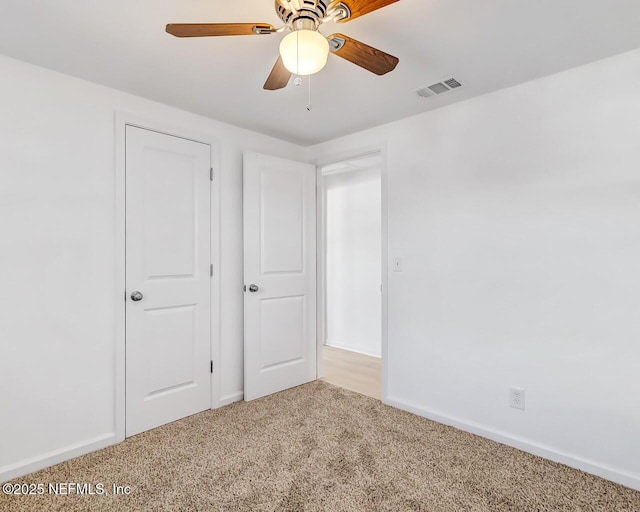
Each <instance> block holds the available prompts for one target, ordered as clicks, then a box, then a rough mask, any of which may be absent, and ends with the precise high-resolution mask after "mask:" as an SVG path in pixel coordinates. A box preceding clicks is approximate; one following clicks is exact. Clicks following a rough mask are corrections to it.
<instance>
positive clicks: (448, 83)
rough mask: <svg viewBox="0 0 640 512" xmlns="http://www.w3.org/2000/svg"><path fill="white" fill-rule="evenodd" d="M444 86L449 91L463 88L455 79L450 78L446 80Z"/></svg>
mask: <svg viewBox="0 0 640 512" xmlns="http://www.w3.org/2000/svg"><path fill="white" fill-rule="evenodd" d="M444 84H445V85H446V86H447V87H449V89H457V88H458V87H462V84H461V83H460V82H458V81H457V80H456V79H455V78H449V80H445V81H444Z"/></svg>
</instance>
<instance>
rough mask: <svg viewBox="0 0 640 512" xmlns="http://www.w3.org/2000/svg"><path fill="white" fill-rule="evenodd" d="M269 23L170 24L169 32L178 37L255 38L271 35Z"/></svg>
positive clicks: (272, 29) (271, 27) (168, 26)
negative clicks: (256, 36)
mask: <svg viewBox="0 0 640 512" xmlns="http://www.w3.org/2000/svg"><path fill="white" fill-rule="evenodd" d="M274 30H275V28H274V27H273V25H270V24H269V23H169V25H167V32H168V33H169V34H171V35H172V36H176V37H208V36H255V35H260V34H269V33H271V32H273V31H274Z"/></svg>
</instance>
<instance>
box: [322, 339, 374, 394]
mask: <svg viewBox="0 0 640 512" xmlns="http://www.w3.org/2000/svg"><path fill="white" fill-rule="evenodd" d="M381 369H382V364H381V359H380V358H379V357H372V356H367V355H364V354H359V353H358V352H352V351H350V350H344V349H341V348H336V347H330V346H328V345H325V346H324V347H322V365H321V375H322V377H321V379H322V380H324V381H326V382H328V383H329V384H333V385H335V386H340V387H342V388H345V389H348V390H350V391H355V392H357V393H362V394H363V395H367V396H370V397H372V398H377V399H378V400H380V398H381V382H382V377H381Z"/></svg>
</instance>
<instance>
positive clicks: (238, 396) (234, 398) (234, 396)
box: [218, 391, 244, 407]
mask: <svg viewBox="0 0 640 512" xmlns="http://www.w3.org/2000/svg"><path fill="white" fill-rule="evenodd" d="M243 398H244V391H236V392H235V393H231V394H230V395H225V396H223V397H222V398H220V402H219V405H218V407H224V406H225V405H229V404H232V403H233V402H240V401H241V400H242V399H243Z"/></svg>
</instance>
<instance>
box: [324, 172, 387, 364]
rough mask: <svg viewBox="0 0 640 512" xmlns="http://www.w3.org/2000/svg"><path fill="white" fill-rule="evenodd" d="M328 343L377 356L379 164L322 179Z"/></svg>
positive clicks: (379, 340)
mask: <svg viewBox="0 0 640 512" xmlns="http://www.w3.org/2000/svg"><path fill="white" fill-rule="evenodd" d="M323 181H324V189H325V194H326V196H325V197H326V199H325V204H326V224H325V225H326V256H325V257H326V321H327V329H326V333H327V335H326V340H325V341H326V343H327V345H331V346H334V347H339V348H344V349H348V350H355V351H357V352H361V353H363V354H369V355H372V356H376V357H380V351H381V335H380V332H381V331H380V328H381V327H380V326H381V307H382V304H381V296H380V283H381V273H382V269H381V268H380V251H381V230H382V226H381V217H380V211H381V210H380V208H381V205H380V168H379V167H373V168H368V169H360V170H354V171H349V172H338V173H334V174H327V175H325V176H324V177H323Z"/></svg>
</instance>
